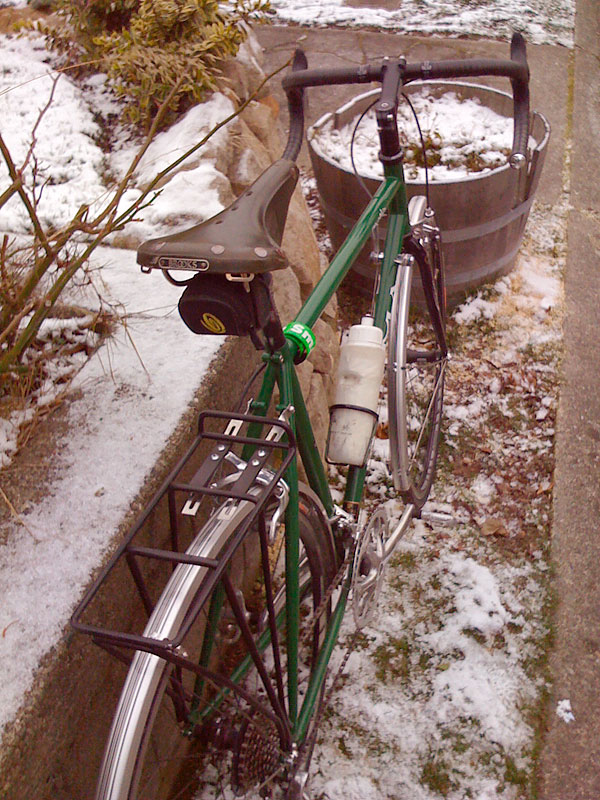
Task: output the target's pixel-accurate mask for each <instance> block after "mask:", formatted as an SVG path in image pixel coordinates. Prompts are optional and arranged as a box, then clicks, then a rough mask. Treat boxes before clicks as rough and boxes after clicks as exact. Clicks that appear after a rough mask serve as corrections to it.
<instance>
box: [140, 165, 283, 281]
mask: <svg viewBox="0 0 600 800" xmlns="http://www.w3.org/2000/svg"><path fill="white" fill-rule="evenodd" d="M297 180H298V167H297V166H296V164H295V163H294V162H293V161H291V160H288V159H283V158H282V159H279V160H278V161H275V162H274V163H273V164H271V165H270V166H269V167H268V168H267V169H266V170H265V171H264V172H263V173H262V174H261V175H260V176H259V177H258V178H257V180H256V181H254V183H253V184H252V185H251V186H249V187H248V189H246V191H245V192H243V194H241V195H240V197H238V198H237V200H235V201H234V202H233V203H232V204H231V205H230V206H228V207H227V208H225V209H224V210H223V211H221V212H220V213H219V214H217V215H216V216H214V217H211V218H210V219H208V220H206V221H205V222H201V223H200V224H199V225H194V226H193V227H191V228H187V229H186V230H184V231H180V232H178V233H174V234H170V235H168V236H161V237H158V238H156V239H150V240H148V241H147V242H144V244H142V245H141V246H140V248H139V249H138V254H137V262H138V264H140V265H141V266H142V268H146V269H163V270H187V271H192V272H210V273H217V274H222V275H223V274H226V273H232V274H243V273H249V274H260V273H263V272H270V271H272V270H276V269H283V268H284V267H287V265H288V262H287V258H286V256H285V254H284V252H283V250H282V249H281V240H282V238H283V229H284V227H285V221H286V217H287V212H288V207H289V204H290V200H291V197H292V192H293V191H294V188H295V186H296V182H297Z"/></svg>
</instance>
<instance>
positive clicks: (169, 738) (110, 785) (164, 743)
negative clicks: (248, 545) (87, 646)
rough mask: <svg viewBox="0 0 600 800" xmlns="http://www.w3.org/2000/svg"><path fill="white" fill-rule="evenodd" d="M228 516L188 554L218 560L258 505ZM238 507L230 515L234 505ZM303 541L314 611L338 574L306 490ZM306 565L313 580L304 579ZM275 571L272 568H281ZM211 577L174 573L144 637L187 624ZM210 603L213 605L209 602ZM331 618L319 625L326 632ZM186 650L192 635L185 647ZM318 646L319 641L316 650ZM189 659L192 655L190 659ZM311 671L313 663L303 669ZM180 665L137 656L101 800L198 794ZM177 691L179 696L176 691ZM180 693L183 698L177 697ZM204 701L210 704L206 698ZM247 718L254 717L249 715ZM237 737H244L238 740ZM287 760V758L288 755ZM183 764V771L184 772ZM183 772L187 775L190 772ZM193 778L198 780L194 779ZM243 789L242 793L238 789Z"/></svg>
mask: <svg viewBox="0 0 600 800" xmlns="http://www.w3.org/2000/svg"><path fill="white" fill-rule="evenodd" d="M230 502H231V506H230V509H229V512H228V513H227V514H226V515H221V516H220V515H219V512H218V511H217V512H215V513H214V514H213V515H212V516H211V517H210V518H209V520H208V521H207V522H206V524H205V525H204V526H203V527H202V529H201V531H200V532H199V534H198V535H197V536H196V538H195V539H194V541H193V542H192V544H191V545H190V547H189V548H188V550H187V553H188V554H189V555H195V556H203V557H206V558H215V557H218V556H219V555H220V554H221V552H222V550H223V548H224V546H225V544H226V542H227V541H228V540H229V539H230V538H231V536H232V535H233V533H234V532H235V530H236V529H237V528H238V527H239V526H240V524H242V522H243V521H244V519H245V518H246V517H247V515H248V514H249V513H250V510H251V507H252V504H251V503H248V502H244V501H242V502H240V501H235V502H234V501H230ZM233 506H235V508H233V509H232V507H233ZM299 517H300V537H301V543H302V546H303V549H304V553H305V554H306V558H305V559H304V565H305V566H304V577H302V578H301V579H302V581H303V582H304V584H303V585H304V588H305V589H306V587H307V586H308V589H307V592H309V593H310V594H309V596H310V597H311V598H312V605H313V610H314V608H316V607H317V606H318V605H319V603H321V601H322V599H323V596H324V593H325V591H326V589H327V586H328V584H329V583H330V582H331V580H332V579H333V576H334V575H335V569H336V566H335V550H334V546H333V540H332V536H331V531H330V528H329V526H328V524H327V522H326V516H325V512H324V511H323V510H322V506H321V505H320V503H319V501H318V499H317V498H316V496H315V495H314V494H313V492H312V491H311V490H310V489H308V487H302V488H301V493H300V503H299ZM306 564H308V578H306V574H307V573H306ZM276 568H277V567H275V566H274V567H273V569H276ZM205 574H206V568H204V567H197V566H192V565H188V564H181V565H179V566H177V568H176V569H175V570H174V572H173V575H172V576H171V578H170V579H169V582H168V584H167V585H166V587H165V589H164V591H163V593H162V595H161V597H160V599H159V601H158V603H157V605H156V607H155V610H154V612H153V613H152V615H151V617H150V619H149V621H148V624H147V626H146V628H145V631H144V635H145V636H152V637H154V638H157V639H163V638H168V637H169V636H171V635H172V634H173V631H175V630H176V629H177V627H178V625H179V624H180V622H181V620H182V619H183V618H184V616H185V614H186V613H187V611H188V609H189V608H190V606H191V605H192V603H193V601H194V598H195V597H196V594H197V590H198V587H199V586H200V584H201V583H202V581H203V579H204V577H205ZM207 605H208V603H207ZM201 616H202V614H201V615H200V616H199V617H198V628H199V631H198V634H199V635H198V636H196V639H195V641H194V636H193V633H192V640H193V646H194V648H195V650H194V652H195V653H196V654H198V653H199V652H200V649H201V644H202V640H203V637H204V631H203V630H200V629H201V628H202V629H203V628H204V626H205V621H202V620H201V619H200V617H201ZM325 622H326V615H325V619H323V621H322V622H321V621H320V622H319V626H320V627H321V626H322V627H324V625H325ZM184 646H185V647H186V650H187V648H188V637H186V641H185V642H184ZM315 647H316V645H315V644H314V639H313V649H312V650H311V656H310V657H311V658H312V652H313V651H314V648H315ZM189 655H190V656H191V655H192V654H191V653H189ZM303 667H304V668H308V671H310V667H311V664H310V663H309V664H307V665H303ZM177 669H178V667H175V668H174V667H173V665H171V664H168V663H167V662H166V661H165V660H164V659H161V658H160V657H159V656H156V655H153V654H149V653H146V652H141V651H137V652H136V654H135V655H134V658H133V661H132V663H131V666H130V669H129V672H128V675H127V679H126V681H125V684H124V686H123V690H122V693H121V697H120V700H119V704H118V706H117V711H116V714H115V717H114V720H113V724H112V728H111V731H110V734H109V738H108V741H107V745H106V749H105V755H104V761H103V764H102V768H101V772H100V775H99V780H98V784H97V792H96V800H142V798H143V800H159V799H160V800H165V799H166V798H169V797H175V796H176V797H177V798H183V797H189V798H192V797H194V796H195V793H194V791H192V787H191V786H189V787H187V786H185V785H182V780H184V781H186V782H187V780H188V777H190V763H192V762H193V768H192V769H193V770H194V771H197V769H198V768H199V765H200V764H201V760H202V758H204V757H205V752H206V747H205V746H204V745H201V746H200V747H198V748H196V742H195V737H194V735H193V732H192V734H191V736H190V731H189V730H188V732H187V736H182V730H181V725H180V722H178V720H177V717H176V715H175V708H174V703H175V702H181V700H183V701H184V702H186V703H188V705H191V702H192V698H191V697H190V695H189V686H190V685H191V684H192V682H195V680H196V676H195V674H191V675H186V674H185V673H184V672H180V673H179V674H177V675H175V676H174V674H175V671H176V670H177ZM173 686H175V687H176V690H175V691H173ZM177 687H180V688H181V696H180V697H179V698H177ZM198 702H199V703H202V702H205V698H200V699H199V701H198ZM242 719H245V720H247V719H250V724H256V725H257V726H258V725H260V724H261V721H260V720H259V721H256V722H255V723H253V722H252V719H251V715H250V714H248V713H246V715H245V717H243V718H242ZM239 735H240V734H239V731H238V736H239ZM171 750H172V752H173V754H176V756H177V757H178V758H181V759H183V761H182V763H180V764H175V763H170V762H169V763H167V762H166V761H165V757H166V755H168V754H169V751H171ZM284 755H289V753H287V754H282V757H283V756H284ZM182 764H183V766H182ZM184 773H185V774H184ZM193 777H194V780H195V775H194V776H193ZM238 788H239V787H238Z"/></svg>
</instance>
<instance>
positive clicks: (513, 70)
mask: <svg viewBox="0 0 600 800" xmlns="http://www.w3.org/2000/svg"><path fill="white" fill-rule="evenodd" d="M515 37H518V40H521V42H522V46H521V43H519V44H518V46H517V47H518V49H517V50H516V54H517V56H518V57H517V58H514V59H511V60H510V61H503V60H500V59H485V58H473V59H469V60H468V61H463V60H461V61H437V62H436V61H431V62H427V61H424V62H422V63H420V64H408V65H407V67H406V69H405V72H404V81H405V83H409V82H411V81H414V80H436V79H439V78H475V77H482V76H486V75H489V76H494V77H501V78H510V82H511V84H512V89H513V119H514V128H513V131H514V132H513V148H512V153H511V157H510V163H511V166H520V164H521V163H523V162H522V159H521V158H520V157H521V156H522V157H523V158H526V156H527V141H528V139H529V67H528V66H527V56H526V53H525V40H524V39H523V37H522V36H521V34H515V35H514V36H513V41H515ZM518 40H517V41H518ZM513 52H515V51H513V47H512V46H511V56H512V55H513ZM515 156H516V157H517V158H516V159H515Z"/></svg>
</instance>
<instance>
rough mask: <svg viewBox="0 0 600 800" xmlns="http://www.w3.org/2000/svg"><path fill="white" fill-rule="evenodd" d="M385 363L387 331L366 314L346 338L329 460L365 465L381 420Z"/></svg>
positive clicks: (342, 353)
mask: <svg viewBox="0 0 600 800" xmlns="http://www.w3.org/2000/svg"><path fill="white" fill-rule="evenodd" d="M384 367H385V348H384V345H383V332H382V331H381V329H380V328H377V327H375V325H374V324H373V318H372V317H363V318H362V320H361V322H360V325H353V326H352V327H351V328H350V330H349V331H348V333H347V334H346V335H345V337H344V339H343V340H342V344H341V347H340V363H339V367H338V374H337V383H336V390H335V400H334V404H333V405H332V406H331V409H330V422H329V437H328V440H327V460H328V461H329V462H330V463H331V464H350V465H352V466H356V467H361V466H362V465H363V464H364V463H365V461H366V459H367V453H368V450H369V445H370V443H371V439H372V437H373V432H374V430H375V425H376V424H377V407H378V404H379V389H380V386H381V381H382V379H383V370H384Z"/></svg>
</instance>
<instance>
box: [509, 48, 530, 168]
mask: <svg viewBox="0 0 600 800" xmlns="http://www.w3.org/2000/svg"><path fill="white" fill-rule="evenodd" d="M510 57H511V60H512V61H516V62H517V63H518V64H521V66H522V67H523V69H524V70H525V73H526V78H525V80H520V81H519V80H516V79H513V80H511V83H512V90H513V101H514V107H515V111H514V120H515V122H514V126H515V127H514V137H513V149H512V156H511V159H513V161H512V162H511V163H512V164H513V165H514V166H520V163H521V160H520V159H516V160H515V159H514V156H524V157H525V158H526V157H527V143H528V140H529V67H528V66H527V47H526V45H525V39H524V38H523V37H522V36H521V34H520V33H513V37H512V41H511V43H510Z"/></svg>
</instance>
